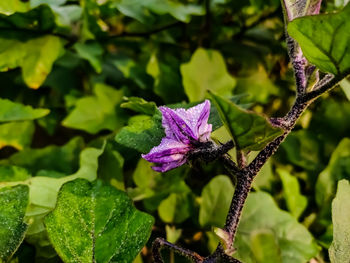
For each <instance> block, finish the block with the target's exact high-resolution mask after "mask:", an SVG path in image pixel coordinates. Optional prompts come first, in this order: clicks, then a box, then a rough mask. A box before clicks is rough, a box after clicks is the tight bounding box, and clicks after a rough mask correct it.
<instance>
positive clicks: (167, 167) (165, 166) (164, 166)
mask: <svg viewBox="0 0 350 263" xmlns="http://www.w3.org/2000/svg"><path fill="white" fill-rule="evenodd" d="M185 162H186V159H183V160H180V161H177V162H171V163H164V164H159V165H156V166H152V169H153V170H154V171H156V172H161V173H164V172H166V171H169V170H171V169H174V168H176V167H179V166H181V165H183V164H184V163H185Z"/></svg>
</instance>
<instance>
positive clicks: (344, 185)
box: [329, 180, 350, 263]
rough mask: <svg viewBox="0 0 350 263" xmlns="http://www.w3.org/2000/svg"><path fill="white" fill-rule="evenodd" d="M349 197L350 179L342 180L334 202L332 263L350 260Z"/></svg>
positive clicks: (330, 252) (330, 254)
mask: <svg viewBox="0 0 350 263" xmlns="http://www.w3.org/2000/svg"><path fill="white" fill-rule="evenodd" d="M349 198H350V185H349V181H347V180H340V181H339V182H338V190H337V195H336V197H335V198H334V200H333V202H332V221H333V242H332V245H331V247H330V248H329V257H330V259H331V262H332V263H338V262H339V263H340V262H348V261H349V260H350V253H349V245H350V244H349V237H350V224H349V217H350V214H349V212H350V209H349V203H348V201H349Z"/></svg>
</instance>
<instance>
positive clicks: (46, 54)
mask: <svg viewBox="0 0 350 263" xmlns="http://www.w3.org/2000/svg"><path fill="white" fill-rule="evenodd" d="M63 45H64V41H63V40H62V39H60V38H59V37H56V36H50V35H48V36H43V37H39V38H34V39H30V40H28V41H26V42H21V41H18V40H14V39H3V38H2V39H0V71H6V70H9V69H13V68H16V67H21V68H22V76H23V79H24V81H25V83H26V84H27V85H28V86H29V87H30V88H33V89H37V88H39V87H40V86H41V85H42V84H43V82H44V81H45V79H46V77H47V75H48V74H49V73H50V72H51V69H52V65H53V63H54V62H55V61H56V59H57V58H58V57H60V56H61V55H62V54H63V52H64V49H63Z"/></svg>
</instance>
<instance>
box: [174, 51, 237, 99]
mask: <svg viewBox="0 0 350 263" xmlns="http://www.w3.org/2000/svg"><path fill="white" fill-rule="evenodd" d="M181 74H182V78H183V80H182V82H183V85H184V87H185V92H186V95H187V97H188V98H189V100H190V101H199V100H203V99H204V98H205V94H206V92H207V91H208V90H210V91H213V92H215V93H218V94H220V95H222V96H229V95H230V94H231V91H232V89H233V87H234V86H235V84H236V80H235V79H234V78H233V77H232V76H231V75H230V74H229V73H228V72H227V69H226V65H225V61H224V59H223V57H222V56H221V54H220V53H219V52H218V51H215V50H205V49H202V48H199V49H197V50H196V51H195V53H194V54H193V56H192V58H191V60H190V61H189V62H188V63H186V64H182V65H181Z"/></svg>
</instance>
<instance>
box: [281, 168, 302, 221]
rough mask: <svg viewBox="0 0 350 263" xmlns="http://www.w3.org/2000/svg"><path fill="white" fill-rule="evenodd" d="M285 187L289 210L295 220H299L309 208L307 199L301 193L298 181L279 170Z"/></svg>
mask: <svg viewBox="0 0 350 263" xmlns="http://www.w3.org/2000/svg"><path fill="white" fill-rule="evenodd" d="M277 173H278V174H279V176H280V177H281V181H282V185H283V196H284V198H285V200H286V203H287V207H288V210H289V211H290V212H291V214H292V215H293V216H294V217H295V218H297V219H298V218H299V217H300V215H301V214H302V213H303V211H304V210H305V208H306V206H307V198H306V197H305V196H303V195H302V194H301V193H300V186H299V182H298V179H297V178H296V177H294V176H293V175H291V174H290V173H289V172H288V171H286V170H282V169H277Z"/></svg>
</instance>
